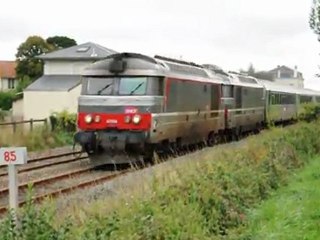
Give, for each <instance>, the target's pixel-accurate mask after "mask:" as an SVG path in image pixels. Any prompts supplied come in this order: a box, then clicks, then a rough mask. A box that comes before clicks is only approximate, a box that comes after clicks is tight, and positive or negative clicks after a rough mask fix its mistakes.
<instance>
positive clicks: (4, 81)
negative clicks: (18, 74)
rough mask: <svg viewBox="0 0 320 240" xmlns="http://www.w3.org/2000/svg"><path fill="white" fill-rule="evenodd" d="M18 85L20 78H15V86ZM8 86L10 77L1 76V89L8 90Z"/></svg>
mask: <svg viewBox="0 0 320 240" xmlns="http://www.w3.org/2000/svg"><path fill="white" fill-rule="evenodd" d="M17 85H18V80H17V79H15V80H14V87H15V88H16V87H17ZM7 90H9V88H8V79H7V78H0V91H7Z"/></svg>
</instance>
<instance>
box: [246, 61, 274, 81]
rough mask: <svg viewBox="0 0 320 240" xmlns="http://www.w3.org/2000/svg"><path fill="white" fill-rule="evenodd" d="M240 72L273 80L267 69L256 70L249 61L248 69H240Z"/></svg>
mask: <svg viewBox="0 0 320 240" xmlns="http://www.w3.org/2000/svg"><path fill="white" fill-rule="evenodd" d="M240 72H241V73H245V74H248V75H249V76H252V77H255V78H259V79H264V80H269V81H273V76H272V74H271V73H269V72H268V71H256V70H255V68H254V66H253V64H252V63H250V65H249V67H248V70H246V71H245V70H240Z"/></svg>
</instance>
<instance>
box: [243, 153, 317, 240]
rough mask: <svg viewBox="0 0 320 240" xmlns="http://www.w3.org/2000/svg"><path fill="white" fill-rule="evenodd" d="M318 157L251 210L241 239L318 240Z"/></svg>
mask: <svg viewBox="0 0 320 240" xmlns="http://www.w3.org/2000/svg"><path fill="white" fill-rule="evenodd" d="M319 186H320V157H317V158H315V159H314V160H313V161H312V162H311V163H310V165H308V166H307V167H306V168H305V169H304V170H302V171H301V172H298V173H297V174H296V175H295V176H293V177H292V179H291V180H290V183H289V185H288V186H286V187H283V188H281V189H280V190H279V191H276V192H275V193H274V194H273V197H272V198H271V199H269V200H267V201H265V202H263V203H262V205H261V206H260V207H259V208H257V209H255V210H252V211H250V213H249V216H248V218H249V220H248V223H247V225H246V226H245V228H244V229H245V230H244V234H243V237H242V239H252V240H255V239H257V240H258V239H264V240H269V239H270V240H271V239H272V240H274V239H276V240H294V239H297V240H301V239H308V240H317V239H319V236H320V208H319V204H320V188H319Z"/></svg>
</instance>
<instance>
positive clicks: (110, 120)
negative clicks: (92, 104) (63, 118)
mask: <svg viewBox="0 0 320 240" xmlns="http://www.w3.org/2000/svg"><path fill="white" fill-rule="evenodd" d="M87 115H91V116H92V122H91V123H87V122H85V117H86V116H87ZM134 115H136V114H124V113H83V112H81V113H79V114H78V120H77V123H78V127H79V128H80V129H82V130H103V129H118V130H149V129H150V127H151V114H150V113H138V115H140V116H141V120H140V122H139V123H137V124H135V123H133V122H132V118H133V116H134ZM97 116H98V117H97ZM127 116H129V117H130V119H131V120H130V122H129V123H126V122H125V118H126V117H127ZM97 118H100V120H99V122H96V121H95V119H97Z"/></svg>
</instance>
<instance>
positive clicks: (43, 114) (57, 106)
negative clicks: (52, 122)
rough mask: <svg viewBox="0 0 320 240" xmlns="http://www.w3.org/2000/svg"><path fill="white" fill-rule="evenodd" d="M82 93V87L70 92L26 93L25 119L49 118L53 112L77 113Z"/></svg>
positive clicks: (24, 102)
mask: <svg viewBox="0 0 320 240" xmlns="http://www.w3.org/2000/svg"><path fill="white" fill-rule="evenodd" d="M80 91H81V85H79V86H77V87H76V88H74V89H73V90H71V91H70V92H53V91H50V92H49V91H46V92H45V91H25V92H24V97H23V98H24V101H23V110H24V119H25V120H29V119H31V118H33V119H43V118H48V117H49V116H50V115H51V114H52V112H55V111H58V112H60V111H63V110H67V111H68V112H70V113H77V104H78V97H79V95H80Z"/></svg>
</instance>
